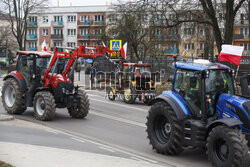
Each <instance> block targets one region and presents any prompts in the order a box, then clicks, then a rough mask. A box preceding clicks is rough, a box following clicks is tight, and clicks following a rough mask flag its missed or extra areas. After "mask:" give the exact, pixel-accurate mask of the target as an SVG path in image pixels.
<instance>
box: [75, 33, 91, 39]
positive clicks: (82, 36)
mask: <svg viewBox="0 0 250 167" xmlns="http://www.w3.org/2000/svg"><path fill="white" fill-rule="evenodd" d="M77 38H78V39H89V35H88V34H85V35H80V34H78V35H77Z"/></svg>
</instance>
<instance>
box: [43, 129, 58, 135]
mask: <svg viewBox="0 0 250 167" xmlns="http://www.w3.org/2000/svg"><path fill="white" fill-rule="evenodd" d="M46 131H47V132H50V133H53V134H56V135H57V134H58V132H57V131H56V130H52V129H46Z"/></svg>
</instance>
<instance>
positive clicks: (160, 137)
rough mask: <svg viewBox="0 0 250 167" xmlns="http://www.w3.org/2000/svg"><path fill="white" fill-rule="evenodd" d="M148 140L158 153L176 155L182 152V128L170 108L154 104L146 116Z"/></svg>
mask: <svg viewBox="0 0 250 167" xmlns="http://www.w3.org/2000/svg"><path fill="white" fill-rule="evenodd" d="M146 126H147V129H146V132H147V133H148V139H149V141H150V144H151V145H152V146H153V149H155V150H156V151H157V152H158V153H161V154H167V155H177V154H179V153H181V152H182V151H183V149H182V140H183V128H182V126H181V121H179V120H178V119H177V116H176V114H175V112H174V110H173V109H172V108H171V106H170V105H169V104H167V103H165V102H157V103H155V104H154V105H153V106H152V107H151V109H150V110H149V112H148V116H147V123H146Z"/></svg>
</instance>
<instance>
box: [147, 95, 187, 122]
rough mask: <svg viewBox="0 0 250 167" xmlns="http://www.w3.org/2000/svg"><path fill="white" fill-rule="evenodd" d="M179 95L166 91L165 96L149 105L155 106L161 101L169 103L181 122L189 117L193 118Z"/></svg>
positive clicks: (159, 97)
mask: <svg viewBox="0 0 250 167" xmlns="http://www.w3.org/2000/svg"><path fill="white" fill-rule="evenodd" d="M177 95H178V94H177V93H175V92H173V91H165V92H163V94H161V95H159V96H157V97H156V98H155V99H154V100H152V101H151V102H150V104H149V105H153V104H154V103H157V102H159V101H165V102H167V103H168V104H169V105H170V106H171V107H172V108H173V110H174V111H175V113H176V116H177V118H178V119H179V120H183V119H185V118H186V117H187V116H191V113H190V111H189V109H188V107H187V105H186V103H185V101H184V100H183V99H180V98H181V97H178V96H177Z"/></svg>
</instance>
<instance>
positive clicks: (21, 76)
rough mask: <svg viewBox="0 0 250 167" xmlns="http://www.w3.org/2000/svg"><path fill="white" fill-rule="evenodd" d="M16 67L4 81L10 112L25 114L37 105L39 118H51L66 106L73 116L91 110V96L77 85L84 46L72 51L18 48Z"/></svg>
mask: <svg viewBox="0 0 250 167" xmlns="http://www.w3.org/2000/svg"><path fill="white" fill-rule="evenodd" d="M17 54H18V57H17V70H16V71H12V72H10V73H9V74H8V75H7V76H6V77H5V78H4V79H3V80H4V85H3V88H2V102H3V106H4V108H5V110H6V111H7V112H8V113H9V114H22V113H23V112H24V111H25V110H26V108H27V107H34V113H35V114H34V116H35V118H36V119H38V120H42V121H47V120H51V119H52V118H53V117H54V115H55V110H56V108H67V109H68V112H69V114H70V115H71V116H72V117H73V118H84V117H86V116H87V114H88V111H89V100H88V96H87V95H86V93H85V92H84V91H83V90H80V89H79V87H78V86H74V75H73V73H74V68H75V65H76V63H77V59H78V58H79V57H81V56H88V55H89V54H87V53H85V52H84V47H80V48H76V49H74V51H73V52H72V51H71V52H69V53H68V52H59V51H58V48H55V49H54V52H37V51H18V52H17Z"/></svg>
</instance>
